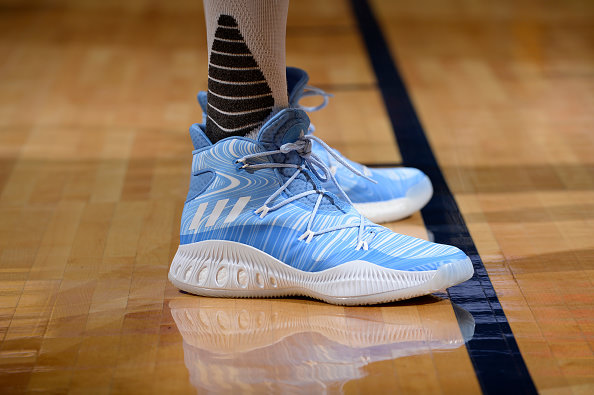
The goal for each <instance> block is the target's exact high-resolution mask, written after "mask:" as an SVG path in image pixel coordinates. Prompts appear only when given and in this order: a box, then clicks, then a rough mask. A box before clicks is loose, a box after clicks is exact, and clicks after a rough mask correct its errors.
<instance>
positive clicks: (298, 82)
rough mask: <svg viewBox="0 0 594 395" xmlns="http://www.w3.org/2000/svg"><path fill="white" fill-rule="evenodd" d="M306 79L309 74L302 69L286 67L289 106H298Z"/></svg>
mask: <svg viewBox="0 0 594 395" xmlns="http://www.w3.org/2000/svg"><path fill="white" fill-rule="evenodd" d="M308 81H309V76H308V75H307V73H306V72H305V71H304V70H301V69H298V68H297V67H287V90H288V93H289V106H290V107H295V108H298V107H299V99H300V98H301V95H302V94H303V90H304V89H305V86H306V85H307V82H308Z"/></svg>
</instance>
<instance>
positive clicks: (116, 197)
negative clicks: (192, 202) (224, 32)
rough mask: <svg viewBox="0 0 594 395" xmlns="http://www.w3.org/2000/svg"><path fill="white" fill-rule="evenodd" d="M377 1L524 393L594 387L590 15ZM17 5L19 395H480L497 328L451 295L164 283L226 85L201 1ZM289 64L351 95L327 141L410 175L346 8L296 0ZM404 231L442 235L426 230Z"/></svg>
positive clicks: (1, 357) (27, 0)
mask: <svg viewBox="0 0 594 395" xmlns="http://www.w3.org/2000/svg"><path fill="white" fill-rule="evenodd" d="M370 5H371V6H372V9H373V11H374V13H375V15H376V17H377V20H378V21H379V25H380V27H381V29H382V31H383V34H384V36H385V37H386V40H387V43H388V45H389V47H390V50H391V53H392V55H393V56H394V57H395V59H396V60H397V63H398V67H399V70H400V72H401V75H402V77H403V79H404V81H405V83H406V85H407V88H408V91H409V93H410V95H411V98H412V100H413V103H414V106H415V109H416V111H417V114H418V116H419V118H420V120H421V122H422V124H423V126H424V131H425V133H426V135H427V138H428V139H429V141H430V143H431V146H432V148H433V152H434V154H435V156H436V158H437V160H438V162H439V165H440V167H441V170H442V172H443V173H444V175H445V178H446V181H447V183H448V185H449V187H450V189H451V190H452V193H453V195H454V197H455V199H456V201H457V203H458V205H459V207H460V211H461V213H462V216H463V218H464V219H465V221H466V224H467V226H468V229H469V230H470V234H471V236H472V238H473V240H474V243H475V244H476V246H477V248H478V252H479V253H480V256H481V258H482V261H483V262H484V266H485V268H486V269H487V272H488V274H489V277H490V279H491V282H492V284H493V288H494V290H495V291H496V293H497V296H498V298H499V302H500V303H501V306H502V308H503V311H504V312H505V315H506V317H507V320H508V322H509V325H510V327H511V330H512V331H513V335H514V337H515V341H516V342H517V345H518V348H519V351H520V352H521V356H522V358H523V360H524V362H525V364H526V367H527V369H528V372H529V378H528V380H531V381H532V382H533V383H534V385H535V386H536V388H537V389H538V390H539V391H540V392H542V393H560V394H572V393H576V394H580V393H584V394H586V393H591V392H592V391H594V356H593V348H594V308H593V307H594V288H593V281H594V238H593V237H592V230H593V228H594V155H593V154H592V152H594V112H593V111H592V110H593V109H594V51H593V50H592V49H593V47H594V23H593V21H594V3H593V2H591V1H587V0H583V1H580V0H572V1H561V0H559V1H537V0H534V1H531V0H523V1H511V0H509V1H498V2H491V1H470V2H469V1H466V2H460V1H454V0H431V1H426V2H404V1H402V2H401V1H398V2H393V1H380V0H377V1H370ZM0 10H1V12H0V341H1V343H0V388H1V391H0V392H3V393H4V392H5V393H24V392H50V393H83V394H89V393H196V392H198V393H203V392H209V391H211V392H221V393H230V392H236V393H244V392H253V393H263V392H272V393H278V392H302V393H320V392H324V391H326V392H329V393H336V392H346V393H372V391H374V392H377V393H379V392H380V391H381V392H402V393H440V392H441V393H479V392H481V380H480V377H481V371H480V369H478V368H477V366H474V365H473V363H472V361H471V358H470V356H469V353H468V351H467V349H466V346H465V343H466V342H468V341H469V340H470V339H472V338H473V336H474V335H475V319H476V318H477V317H473V316H472V315H471V314H470V313H469V312H468V311H466V310H465V309H464V308H462V307H460V306H457V305H455V304H452V303H451V302H450V300H449V298H448V294H447V293H445V291H444V292H441V293H439V294H436V295H434V296H428V297H423V298H417V299H413V300H411V301H407V302H402V303H393V304H389V305H382V306H374V307H348V308H345V307H337V306H332V305H327V304H324V303H321V302H317V301H313V300H308V299H279V300H233V299H210V298H201V297H195V296H191V295H187V294H182V293H180V292H179V291H177V290H176V289H175V288H174V287H173V286H172V285H171V284H169V283H168V281H167V271H168V266H169V263H170V261H171V258H172V256H173V254H174V253H175V250H176V248H177V243H178V226H179V225H178V224H179V219H180V215H181V209H182V205H183V201H184V197H185V194H186V188H187V180H188V177H189V171H190V166H189V165H190V159H191V156H190V151H191V149H192V147H191V142H190V139H189V137H188V134H187V128H188V126H189V125H190V124H191V123H193V122H196V121H198V120H199V119H200V116H201V114H200V111H199V108H198V106H197V104H196V103H195V96H194V95H195V93H196V92H197V91H198V90H204V89H205V88H206V73H207V59H206V45H205V44H206V43H205V41H206V40H205V27H204V21H203V15H202V5H201V2H200V0H176V1H167V2H153V1H149V0H138V1H134V2H125V3H124V2H120V1H93V0H89V1H78V0H76V1H75V0H71V1H67V0H57V1H53V2H51V3H50V2H41V1H34V0H24V1H10V0H8V1H6V0H4V1H0ZM287 51H288V54H287V59H288V60H287V63H288V64H289V65H294V66H299V67H302V68H305V69H306V70H307V71H308V72H309V74H310V76H311V82H312V84H313V85H317V86H319V87H322V88H323V89H325V90H327V91H329V92H331V93H334V95H335V96H334V98H333V99H332V100H331V103H330V105H329V106H328V107H327V108H326V109H324V110H323V111H320V112H318V113H315V114H312V119H313V122H314V123H315V124H316V126H317V134H318V135H319V136H320V137H322V138H323V139H325V140H326V141H327V142H328V143H330V144H331V145H333V146H335V147H336V148H338V149H340V150H341V151H342V152H343V153H344V154H345V155H346V156H348V157H350V158H351V159H355V160H358V161H360V162H363V163H368V164H379V165H381V164H394V163H399V162H400V161H401V156H400V151H399V147H398V146H397V145H396V140H395V137H394V134H393V132H392V124H391V122H390V119H389V117H388V114H387V112H386V107H385V106H384V102H383V99H382V96H381V94H380V89H379V87H378V85H377V82H376V81H377V78H376V74H375V73H374V70H373V68H372V66H371V63H370V60H369V54H368V53H367V50H366V47H365V44H364V42H363V40H362V38H361V32H360V30H359V26H358V24H357V21H356V17H355V16H354V14H353V12H352V10H351V4H350V2H348V1H345V0H332V1H324V2H321V1H315V0H293V1H292V2H291V5H290V12H289V20H288V29H287ZM388 226H389V227H390V228H392V229H394V230H396V231H398V232H401V233H406V234H411V235H414V236H417V237H424V238H431V237H432V235H431V233H430V232H429V233H428V232H427V231H426V229H425V226H424V223H423V219H422V218H421V216H420V215H419V214H415V215H414V216H412V217H411V218H408V219H406V220H404V221H401V222H398V223H393V224H388ZM477 328H478V326H477ZM483 390H484V391H486V392H489V391H490V388H484V387H483Z"/></svg>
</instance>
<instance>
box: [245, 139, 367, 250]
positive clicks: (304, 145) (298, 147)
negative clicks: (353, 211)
mask: <svg viewBox="0 0 594 395" xmlns="http://www.w3.org/2000/svg"><path fill="white" fill-rule="evenodd" d="M312 140H313V141H316V142H317V143H319V144H320V145H321V146H322V147H324V149H325V150H326V151H328V153H330V155H332V156H333V157H334V158H335V159H336V160H337V161H338V162H340V163H341V164H342V165H343V166H345V167H346V168H347V169H349V170H350V171H352V172H353V173H354V174H356V175H358V176H360V177H363V178H365V179H368V180H370V181H372V182H376V181H374V180H371V179H370V178H368V177H367V176H365V175H364V174H363V173H361V172H360V171H358V170H357V169H355V168H354V167H352V166H351V165H350V164H348V163H346V162H345V161H344V160H343V159H342V158H341V157H340V156H339V155H337V154H336V153H335V152H334V150H333V149H332V148H330V147H329V146H328V144H326V143H324V142H323V141H322V140H321V139H320V138H318V137H316V136H313V135H304V134H303V133H302V134H301V136H299V139H297V140H296V141H295V142H294V143H286V144H283V145H281V146H280V148H279V149H278V150H274V151H266V152H261V153H257V154H250V155H245V156H244V157H242V158H241V159H238V160H236V163H237V164H239V163H242V164H243V165H242V166H241V168H242V169H246V170H258V169H269V168H294V169H295V172H294V173H293V175H292V176H291V177H289V178H288V179H287V181H286V182H285V183H284V184H283V185H282V186H281V187H280V188H279V189H277V190H276V191H275V192H274V193H273V194H272V195H270V197H269V198H268V199H266V201H265V202H264V204H263V205H262V207H260V208H258V209H257V210H256V211H255V213H256V214H260V218H264V217H265V216H266V215H267V214H268V213H269V212H271V211H274V210H278V209H279V208H281V207H283V206H285V205H287V204H289V203H291V202H293V201H295V200H297V199H301V198H302V197H305V196H309V195H313V194H317V195H318V197H317V199H316V202H315V204H314V207H313V210H312V212H311V214H310V217H309V220H308V222H307V228H306V230H305V232H304V233H303V234H302V235H301V236H299V240H305V242H306V243H310V242H311V240H312V239H313V237H314V236H318V235H321V234H325V233H328V232H334V231H338V230H342V229H347V228H355V227H358V228H359V233H358V235H357V246H356V248H355V249H356V250H360V249H361V248H363V249H364V250H368V248H369V246H368V244H369V243H368V242H370V241H371V238H373V235H374V232H373V231H369V232H368V236H367V237H365V238H364V237H363V236H364V234H365V222H366V219H365V217H363V215H361V214H359V216H360V217H359V223H358V224H344V225H338V226H333V227H329V228H326V229H321V230H316V231H314V230H312V229H311V226H312V224H313V222H314V220H315V217H316V214H317V212H318V208H319V207H320V203H321V202H322V198H323V197H324V195H328V196H330V197H333V196H334V195H333V194H332V193H331V192H328V191H326V190H323V189H318V188H317V187H315V188H314V189H311V190H309V191H305V192H301V193H299V194H297V195H293V196H291V197H289V198H287V199H285V200H283V201H281V202H280V203H277V204H275V205H273V206H269V204H270V203H271V202H272V201H273V200H274V199H276V198H277V197H278V196H280V194H281V193H282V192H283V191H284V190H286V189H287V188H288V187H289V185H291V183H292V182H293V181H294V180H295V179H296V178H297V177H298V176H299V174H301V173H305V174H308V173H311V174H308V175H309V177H313V175H315V177H317V178H318V179H319V180H321V181H322V182H324V181H327V180H328V177H330V178H331V179H332V181H333V182H334V183H335V184H336V186H337V187H338V189H339V190H340V191H341V193H342V194H343V195H344V197H346V199H347V200H348V202H349V203H351V201H350V199H349V198H348V196H347V195H346V193H344V191H343V190H342V188H340V186H339V185H338V183H336V180H334V176H333V175H332V172H331V171H330V170H329V169H328V167H327V166H326V165H325V164H324V163H323V162H322V160H321V159H320V158H319V157H318V156H317V155H316V154H314V153H313V152H311V146H312ZM291 151H295V152H297V154H299V156H300V157H301V158H303V164H301V165H297V164H293V163H274V162H273V163H257V164H253V163H249V162H248V161H249V160H250V159H256V158H261V157H266V156H269V157H271V156H272V155H277V154H287V153H289V152H291ZM317 169H321V170H322V172H323V173H324V174H321V173H320V172H319V171H318V170H317ZM351 204H352V203H351Z"/></svg>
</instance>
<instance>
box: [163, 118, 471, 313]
mask: <svg viewBox="0 0 594 395" xmlns="http://www.w3.org/2000/svg"><path fill="white" fill-rule="evenodd" d="M308 129H309V119H308V117H307V115H306V113H305V112H304V111H302V110H299V109H294V108H287V109H284V110H281V111H280V112H278V113H277V114H275V115H274V116H273V117H271V118H270V119H269V120H268V121H267V122H266V123H265V124H264V125H263V126H262V128H261V129H260V130H259V133H258V136H257V138H256V139H255V140H253V139H250V138H246V137H228V138H225V139H223V140H220V141H218V142H217V143H216V144H212V143H211V142H210V141H209V140H208V138H207V137H206V135H205V134H204V132H203V125H200V124H195V125H193V126H192V127H191V128H190V135H191V137H192V141H193V143H194V147H195V151H194V152H193V161H192V175H191V179H190V187H189V192H188V196H187V199H186V203H185V205H184V210H183V213H182V220H181V229H180V246H179V248H178V251H177V253H176V255H175V257H174V259H173V262H172V264H171V267H170V271H169V279H170V280H171V282H172V283H173V284H174V285H175V286H176V287H178V288H180V289H182V290H184V291H187V292H190V293H194V294H198V295H206V296H223V297H271V296H289V295H304V296H310V297H313V298H317V299H321V300H324V301H326V302H329V303H336V304H344V305H357V304H372V303H381V302H388V301H393V300H399V299H405V298H411V297H414V296H419V295H424V294H429V293H431V292H434V291H437V290H439V289H443V288H447V287H449V286H452V285H454V284H458V283H460V282H462V281H465V280H467V279H468V278H470V277H471V276H472V274H473V268H472V263H471V262H470V259H469V258H468V257H466V255H465V254H464V253H463V252H462V251H460V250H459V249H457V248H455V247H451V246H446V245H439V244H434V243H430V242H427V241H424V240H420V239H415V238H412V237H408V236H404V235H400V234H396V233H394V232H392V231H390V230H388V229H386V228H384V227H381V226H379V225H375V224H373V223H372V222H370V221H369V220H367V219H365V218H364V217H363V216H362V215H361V214H359V213H358V212H357V211H356V210H355V209H354V207H353V206H352V205H351V204H350V203H349V202H348V200H347V199H346V198H345V196H344V193H343V192H342V191H341V189H340V187H339V186H337V185H335V188H336V191H337V192H338V194H336V193H333V192H330V191H328V190H326V189H324V188H323V186H322V183H323V182H332V178H331V176H330V174H331V173H330V171H329V169H328V168H327V167H326V165H325V164H324V163H323V162H322V161H320V160H319V157H318V156H317V155H315V153H313V152H312V141H315V142H318V143H320V144H321V145H322V147H326V145H325V144H323V143H322V142H321V140H320V139H318V138H317V137H315V136H313V135H311V134H307V131H308ZM337 158H338V159H337V160H340V157H337ZM343 165H344V166H345V167H347V168H349V167H350V166H349V164H348V163H346V162H344V163H343ZM351 170H352V171H354V172H355V173H359V172H358V171H357V170H356V169H354V168H351ZM359 174H360V175H362V174H361V173H359Z"/></svg>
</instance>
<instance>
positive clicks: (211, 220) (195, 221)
mask: <svg viewBox="0 0 594 395" xmlns="http://www.w3.org/2000/svg"><path fill="white" fill-rule="evenodd" d="M250 199H251V196H243V197H240V198H239V199H237V202H235V204H234V205H233V208H232V209H231V211H230V212H229V214H227V218H225V221H223V223H225V224H228V223H229V222H233V221H235V220H236V219H237V217H239V214H241V212H242V211H243V209H244V208H245V206H246V205H247V204H248V202H249V201H250ZM228 202H229V199H221V200H219V201H217V202H216V203H215V206H214V208H213V209H212V212H211V213H210V215H209V216H208V220H207V221H206V224H204V227H205V228H209V227H211V226H213V225H214V224H215V223H216V222H217V220H218V219H219V217H220V216H221V214H222V212H223V210H224V209H225V207H226V206H227V203H228ZM207 208H208V202H204V203H201V204H200V205H199V206H198V210H196V214H194V218H192V222H191V223H190V227H189V230H193V231H196V230H198V226H199V225H200V221H201V220H202V217H203V216H204V213H205V212H206V209H207Z"/></svg>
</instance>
